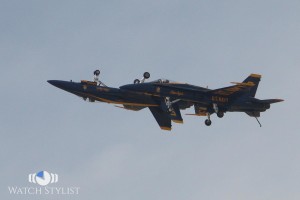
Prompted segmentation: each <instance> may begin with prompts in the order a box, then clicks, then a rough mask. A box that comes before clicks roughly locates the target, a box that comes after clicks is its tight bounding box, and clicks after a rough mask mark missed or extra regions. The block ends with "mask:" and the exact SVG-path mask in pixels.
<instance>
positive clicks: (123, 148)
mask: <svg viewBox="0 0 300 200" xmlns="http://www.w3.org/2000/svg"><path fill="white" fill-rule="evenodd" d="M0 3H1V6H0V30H1V31H0V58H1V59H0V68H1V73H0V78H1V79H0V80H1V103H0V134H1V139H0V150H1V151H0V158H1V165H0V177H1V178H0V197H1V199H41V197H40V196H29V195H27V196H16V195H15V196H13V195H9V193H8V189H7V187H8V186H27V187H29V186H36V185H32V184H30V183H28V181H27V176H28V174H29V173H35V172H38V171H40V170H47V171H49V172H52V173H57V174H58V175H59V182H58V183H57V184H53V185H51V186H53V187H59V186H63V187H70V186H79V187H80V188H81V189H80V195H78V196H45V197H42V198H43V199H88V200H89V199H105V200H115V199H122V200H141V199H143V200H153V199H157V200H166V199H172V200H182V199H189V200H199V199H207V200H215V199H216V200H217V199H218V200H219V199H222V200H240V199H245V200H266V199H270V200H271V199H272V200H282V199H289V200H296V199H297V200H298V199H299V198H300V189H299V188H300V148H299V146H300V145H299V144H300V135H299V128H300V121H299V109H300V106H299V99H300V95H299V89H300V80H299V72H300V69H299V66H300V57H299V52H300V38H299V36H300V14H299V10H300V1H299V0H295V1H293V0H286V1H279V0H272V1H271V0H252V1H244V0H239V1H237V0H228V1H216V0H200V1H199V0H197V1H196V0H195V1H193V0H185V1H178V0H172V1H171V0H159V1H145V0H128V1H117V0H111V1H98V0H97V1H96V0H95V1H76V0H72V1H71V0H69V1H67V0H66V1H55V0H53V1H37V0H36V1H32V0H27V1H14V0H0ZM95 69H100V70H101V80H102V81H103V82H104V83H105V84H107V85H109V86H112V87H119V86H121V85H124V84H128V83H132V82H133V80H134V79H135V78H140V77H141V76H142V74H143V73H144V72H145V71H149V72H150V73H151V79H152V80H154V79H158V78H168V79H172V80H176V81H180V82H188V83H191V84H195V85H199V86H203V87H206V86H208V87H209V88H219V87H224V86H228V85H230V82H231V81H242V80H244V79H245V78H246V77H247V76H248V75H249V74H251V73H258V74H262V80H261V82H260V86H259V89H258V92H257V97H258V98H262V99H264V98H282V99H285V101H284V102H283V103H278V104H273V105H272V107H271V109H270V110H268V111H267V112H265V113H263V114H262V116H261V118H260V120H261V123H262V125H263V127H262V128H260V127H259V125H258V124H257V122H256V121H255V119H254V118H250V117H248V116H247V115H246V114H244V113H226V114H225V117H224V118H223V119H218V118H217V117H216V116H215V115H214V116H212V126H211V127H206V126H205V125H204V120H205V118H203V117H193V116H183V117H184V124H173V130H172V131H171V132H167V131H162V130H160V128H159V127H158V125H157V123H156V121H155V119H154V118H153V116H152V115H151V113H150V111H149V110H148V109H144V110H142V111H140V112H133V111H126V110H123V109H118V108H116V107H114V106H113V105H109V104H105V103H102V104H101V103H94V104H92V103H87V102H84V101H83V100H82V99H80V98H78V97H76V96H74V95H72V94H69V93H66V92H64V91H62V90H59V89H58V88H55V87H53V86H52V85H50V84H48V83H47V80H51V79H57V80H70V79H72V80H73V81H80V80H81V79H92V73H93V71H94V70H95ZM193 112H194V110H193V108H190V109H188V110H186V111H183V114H186V113H193ZM49 186H50V185H49Z"/></svg>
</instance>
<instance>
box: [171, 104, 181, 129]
mask: <svg viewBox="0 0 300 200" xmlns="http://www.w3.org/2000/svg"><path fill="white" fill-rule="evenodd" d="M170 117H171V120H172V121H173V122H175V123H180V124H182V123H183V119H182V117H181V113H180V109H179V106H178V104H177V103H175V104H173V111H172V112H171V113H170Z"/></svg>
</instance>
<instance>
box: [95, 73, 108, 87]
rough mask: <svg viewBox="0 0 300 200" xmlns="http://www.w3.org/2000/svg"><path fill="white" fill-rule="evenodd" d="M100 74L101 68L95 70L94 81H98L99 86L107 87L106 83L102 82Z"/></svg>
mask: <svg viewBox="0 0 300 200" xmlns="http://www.w3.org/2000/svg"><path fill="white" fill-rule="evenodd" d="M99 75H100V70H99V69H97V70H95V71H94V82H96V83H97V85H98V86H101V85H102V86H103V87H107V86H106V85H105V84H104V83H102V82H101V81H100V79H99Z"/></svg>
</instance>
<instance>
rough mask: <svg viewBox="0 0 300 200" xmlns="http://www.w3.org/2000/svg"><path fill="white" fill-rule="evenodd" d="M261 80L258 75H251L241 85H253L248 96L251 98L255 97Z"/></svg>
mask: <svg viewBox="0 0 300 200" xmlns="http://www.w3.org/2000/svg"><path fill="white" fill-rule="evenodd" d="M260 79H261V75H259V74H251V75H250V76H248V77H247V78H246V79H245V80H244V81H243V83H248V84H254V86H252V87H251V88H250V89H249V90H250V91H249V95H250V96H251V97H255V94H256V90H257V87H258V84H259V81H260Z"/></svg>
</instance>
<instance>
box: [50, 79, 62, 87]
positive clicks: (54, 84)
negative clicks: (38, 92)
mask: <svg viewBox="0 0 300 200" xmlns="http://www.w3.org/2000/svg"><path fill="white" fill-rule="evenodd" d="M47 82H48V83H50V84H51V85H53V86H55V87H60V86H61V81H56V80H48V81H47Z"/></svg>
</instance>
